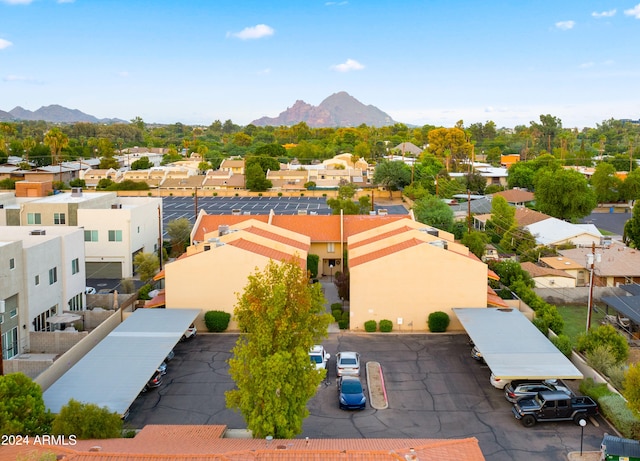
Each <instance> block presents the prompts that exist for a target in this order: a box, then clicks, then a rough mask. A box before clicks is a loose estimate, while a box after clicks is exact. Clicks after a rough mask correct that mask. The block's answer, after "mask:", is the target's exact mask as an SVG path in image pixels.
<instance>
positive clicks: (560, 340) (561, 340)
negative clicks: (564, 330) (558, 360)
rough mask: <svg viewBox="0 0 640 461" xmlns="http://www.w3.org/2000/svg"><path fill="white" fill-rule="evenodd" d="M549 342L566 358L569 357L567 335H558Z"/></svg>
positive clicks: (569, 340) (569, 341)
mask: <svg viewBox="0 0 640 461" xmlns="http://www.w3.org/2000/svg"><path fill="white" fill-rule="evenodd" d="M551 342H552V343H553V345H554V346H556V347H557V348H558V350H559V351H560V352H562V353H563V354H564V355H565V356H566V357H570V356H571V351H572V350H573V348H572V347H571V339H570V338H569V337H568V336H567V335H558V336H554V337H552V338H551Z"/></svg>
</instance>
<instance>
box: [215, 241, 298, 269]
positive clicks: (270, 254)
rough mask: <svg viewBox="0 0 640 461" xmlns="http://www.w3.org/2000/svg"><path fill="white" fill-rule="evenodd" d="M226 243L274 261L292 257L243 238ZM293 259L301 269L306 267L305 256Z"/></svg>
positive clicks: (286, 259) (287, 259)
mask: <svg viewBox="0 0 640 461" xmlns="http://www.w3.org/2000/svg"><path fill="white" fill-rule="evenodd" d="M226 244H227V245H229V246H233V247H236V248H240V249H243V250H246V251H250V252H251V253H255V254H258V255H261V256H266V257H267V258H271V259H274V260H276V261H283V260H285V261H289V260H291V259H292V258H294V256H293V255H291V254H289V253H285V252H283V251H278V250H276V249H274V248H269V247H267V246H264V245H260V244H259V243H255V242H251V241H249V240H246V239H243V238H239V239H236V240H232V241H230V242H227V243H226ZM295 259H296V261H297V263H298V265H299V266H300V267H302V268H303V269H306V267H307V260H306V258H295Z"/></svg>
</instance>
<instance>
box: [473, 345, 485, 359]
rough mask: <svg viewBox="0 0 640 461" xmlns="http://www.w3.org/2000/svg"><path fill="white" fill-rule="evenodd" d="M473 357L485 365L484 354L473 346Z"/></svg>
mask: <svg viewBox="0 0 640 461" xmlns="http://www.w3.org/2000/svg"><path fill="white" fill-rule="evenodd" d="M471 357H473V358H474V359H475V360H477V361H478V362H482V363H484V357H482V352H480V351H479V350H478V348H477V347H476V346H473V347H472V348H471Z"/></svg>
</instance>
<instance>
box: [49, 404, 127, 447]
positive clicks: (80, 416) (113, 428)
mask: <svg viewBox="0 0 640 461" xmlns="http://www.w3.org/2000/svg"><path fill="white" fill-rule="evenodd" d="M51 432H52V433H53V434H55V435H67V436H69V435H75V436H76V437H77V438H78V439H80V440H86V439H114V438H118V437H122V419H121V418H120V415H119V414H118V413H114V412H111V411H110V410H109V409H108V408H107V407H103V408H100V407H99V406H98V405H95V404H93V403H80V402H78V401H77V400H74V399H71V400H69V403H67V404H66V405H64V406H63V407H62V408H61V409H60V413H58V414H57V415H56V417H55V419H54V420H53V425H52V427H51Z"/></svg>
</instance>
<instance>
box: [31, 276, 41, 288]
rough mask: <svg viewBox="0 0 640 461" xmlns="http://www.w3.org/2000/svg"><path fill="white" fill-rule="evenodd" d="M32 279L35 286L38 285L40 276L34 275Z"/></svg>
mask: <svg viewBox="0 0 640 461" xmlns="http://www.w3.org/2000/svg"><path fill="white" fill-rule="evenodd" d="M33 281H34V282H35V284H36V286H38V285H40V276H39V275H36V276H35V277H34V280H33Z"/></svg>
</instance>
